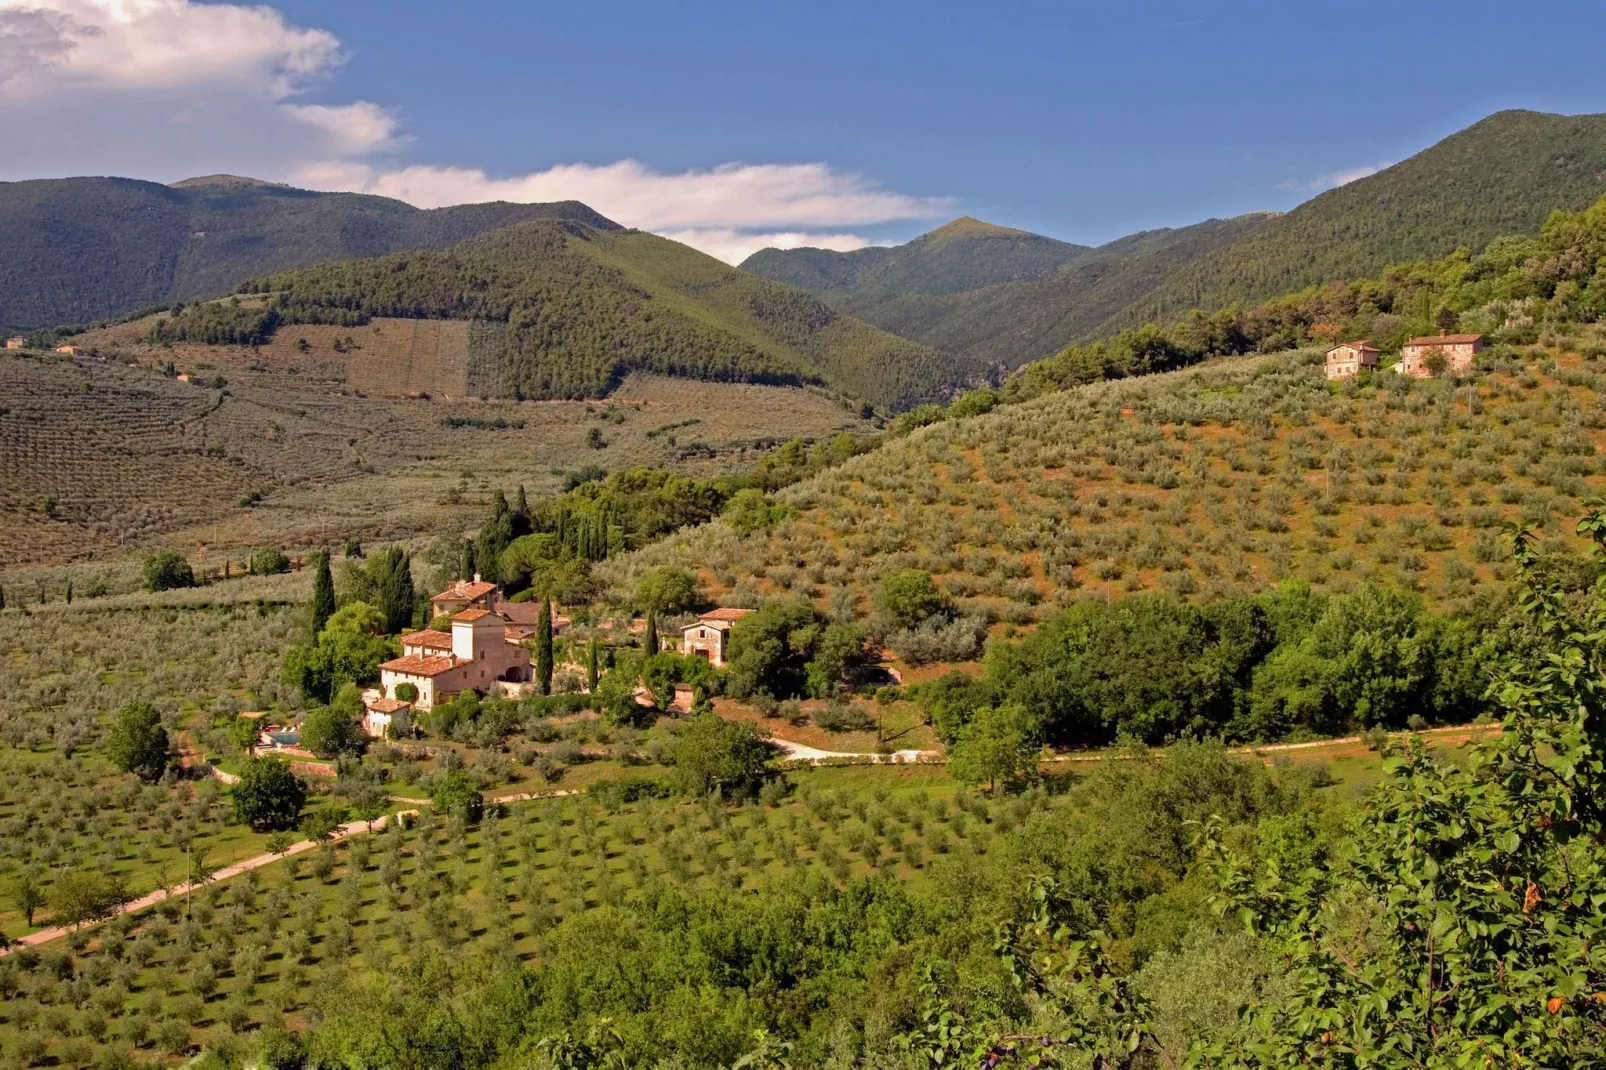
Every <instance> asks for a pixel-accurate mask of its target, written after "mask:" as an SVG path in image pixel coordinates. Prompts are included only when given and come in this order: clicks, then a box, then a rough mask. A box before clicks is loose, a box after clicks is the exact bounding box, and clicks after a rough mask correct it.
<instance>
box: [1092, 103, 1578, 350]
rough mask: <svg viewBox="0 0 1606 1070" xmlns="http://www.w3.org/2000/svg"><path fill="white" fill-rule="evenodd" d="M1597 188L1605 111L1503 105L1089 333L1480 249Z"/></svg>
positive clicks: (1528, 228) (1574, 204)
mask: <svg viewBox="0 0 1606 1070" xmlns="http://www.w3.org/2000/svg"><path fill="white" fill-rule="evenodd" d="M1602 192H1606V115H1547V114H1543V113H1540V112H1531V111H1503V112H1498V113H1496V114H1494V115H1491V116H1489V117H1488V118H1487V119H1484V120H1482V121H1481V122H1478V123H1475V124H1473V125H1472V126H1470V127H1468V128H1467V129H1465V130H1463V131H1461V132H1460V133H1457V134H1454V135H1452V136H1450V137H1448V138H1445V139H1444V140H1443V141H1441V142H1439V143H1438V144H1436V145H1434V146H1432V147H1431V148H1429V149H1426V150H1424V151H1423V152H1420V153H1418V154H1416V155H1415V156H1412V157H1411V158H1410V159H1408V160H1404V161H1402V162H1400V163H1398V164H1395V165H1394V166H1392V167H1389V168H1386V169H1385V170H1382V171H1379V172H1378V173H1377V174H1375V175H1372V176H1370V177H1368V178H1363V179H1360V180H1358V181H1355V182H1351V183H1349V184H1348V185H1345V186H1340V187H1339V188H1338V189H1334V190H1329V191H1328V192H1326V193H1323V194H1322V195H1321V196H1319V197H1315V198H1313V199H1312V200H1310V201H1307V202H1306V203H1305V204H1302V205H1300V206H1299V207H1298V208H1296V209H1294V210H1293V211H1291V212H1289V213H1287V214H1286V215H1283V216H1279V217H1277V218H1276V219H1274V220H1272V221H1270V222H1269V223H1268V224H1267V225H1266V226H1265V227H1263V228H1261V229H1259V230H1257V231H1256V232H1254V233H1252V234H1250V235H1248V236H1246V237H1244V238H1242V239H1240V240H1239V241H1237V242H1235V243H1234V244H1233V246H1232V247H1231V248H1230V249H1227V250H1225V251H1224V252H1222V253H1220V254H1219V255H1215V256H1211V257H1208V258H1206V259H1201V260H1198V261H1195V262H1193V263H1192V264H1191V265H1189V266H1188V267H1186V268H1185V269H1184V270H1182V271H1180V272H1179V273H1177V274H1176V275H1175V276H1174V277H1172V278H1171V279H1169V280H1167V281H1166V282H1165V284H1164V285H1162V286H1160V287H1158V288H1156V289H1155V290H1154V291H1153V292H1152V293H1150V294H1149V295H1148V296H1146V297H1145V298H1143V299H1141V300H1138V301H1135V302H1134V303H1133V304H1132V305H1131V306H1130V307H1129V308H1128V309H1126V310H1124V311H1123V312H1121V313H1120V314H1118V315H1116V316H1114V317H1111V318H1110V319H1109V320H1107V321H1106V322H1105V323H1103V324H1100V325H1099V329H1098V330H1096V331H1094V332H1093V333H1095V334H1097V333H1104V332H1105V331H1107V330H1108V329H1109V328H1112V327H1119V326H1127V325H1131V324H1134V323H1139V322H1143V321H1145V320H1156V321H1168V320H1171V319H1175V318H1176V317H1178V316H1180V315H1182V314H1183V313H1186V312H1187V311H1188V310H1189V309H1194V308H1204V309H1212V308H1219V307H1222V306H1224V305H1227V304H1229V303H1231V302H1234V301H1255V300H1261V299H1263V298H1267V297H1273V296H1276V295H1277V294H1282V293H1287V292H1289V291H1291V290H1297V289H1300V288H1301V287H1304V286H1308V285H1311V284H1312V283H1319V282H1328V281H1332V280H1335V279H1353V278H1358V277H1361V276H1365V275H1373V274H1376V273H1377V272H1379V271H1381V270H1382V269H1383V268H1384V267H1385V266H1387V265H1389V264H1392V263H1398V262H1400V261H1404V260H1414V259H1418V258H1423V257H1436V256H1444V255H1445V254H1447V253H1450V252H1452V251H1454V250H1455V249H1457V248H1461V247H1465V248H1468V249H1471V250H1473V251H1477V250H1479V249H1482V248H1483V246H1485V245H1487V244H1488V243H1489V242H1490V241H1492V240H1493V239H1495V238H1497V237H1499V236H1500V235H1502V234H1517V233H1529V232H1532V231H1534V230H1535V229H1537V228H1538V226H1539V224H1541V223H1543V222H1544V221H1545V217H1546V216H1548V215H1549V214H1550V213H1551V212H1552V211H1554V210H1556V209H1566V210H1569V211H1577V210H1579V209H1581V208H1584V207H1586V206H1587V205H1589V204H1591V203H1592V202H1593V201H1594V200H1595V199H1596V198H1597V197H1599V196H1600V195H1601V193H1602Z"/></svg>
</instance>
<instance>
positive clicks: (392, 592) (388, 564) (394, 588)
mask: <svg viewBox="0 0 1606 1070" xmlns="http://www.w3.org/2000/svg"><path fill="white" fill-rule="evenodd" d="M370 567H372V568H377V569H378V570H379V576H378V580H379V582H378V584H377V585H376V586H377V587H378V594H379V605H377V606H376V607H374V608H376V609H378V610H379V612H380V613H382V614H383V615H384V617H385V631H386V633H387V634H389V635H396V634H398V633H400V632H405V631H406V630H407V629H408V628H411V627H412V626H413V609H414V602H415V601H416V600H417V594H416V592H414V590H413V565H412V562H411V561H410V560H409V559H408V557H407V551H405V550H403V549H401V548H400V547H396V548H393V549H390V550H386V551H385V552H384V554H382V555H381V556H380V557H378V558H375V559H374V564H373V565H371V566H370Z"/></svg>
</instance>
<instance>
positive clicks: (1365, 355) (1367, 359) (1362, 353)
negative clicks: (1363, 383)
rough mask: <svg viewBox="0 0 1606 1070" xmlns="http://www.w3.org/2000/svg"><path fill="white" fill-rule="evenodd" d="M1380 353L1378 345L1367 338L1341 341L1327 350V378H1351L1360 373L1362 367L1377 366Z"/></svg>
mask: <svg viewBox="0 0 1606 1070" xmlns="http://www.w3.org/2000/svg"><path fill="white" fill-rule="evenodd" d="M1379 355H1380V354H1379V351H1378V348H1377V346H1375V345H1373V344H1372V343H1371V342H1369V341H1367V340H1366V339H1365V338H1362V339H1360V340H1359V341H1355V342H1340V343H1339V344H1338V345H1336V346H1334V347H1333V348H1332V349H1329V350H1328V351H1327V378H1329V379H1332V380H1335V381H1336V380H1339V379H1349V378H1351V377H1353V376H1356V375H1359V374H1360V371H1361V369H1362V368H1375V367H1377V358H1378V356H1379Z"/></svg>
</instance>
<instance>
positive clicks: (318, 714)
mask: <svg viewBox="0 0 1606 1070" xmlns="http://www.w3.org/2000/svg"><path fill="white" fill-rule="evenodd" d="M361 718H362V693H361V692H359V691H358V690H357V687H356V685H355V684H347V685H346V686H345V687H342V688H341V689H340V693H339V694H338V695H336V696H335V698H334V701H332V702H330V703H329V705H327V706H319V707H317V708H315V709H312V710H309V711H307V715H306V716H305V717H304V718H302V720H301V745H302V746H303V747H305V748H307V749H308V750H310V751H311V752H312V753H314V754H316V755H317V756H318V757H320V758H333V757H334V756H336V755H337V754H351V753H355V752H356V751H359V750H361V749H362V746H363V743H364V737H363V733H362V726H361V724H359V721H360V720H361Z"/></svg>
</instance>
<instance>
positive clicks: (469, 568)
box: [457, 539, 474, 580]
mask: <svg viewBox="0 0 1606 1070" xmlns="http://www.w3.org/2000/svg"><path fill="white" fill-rule="evenodd" d="M457 578H458V579H460V580H471V579H473V578H474V540H473V539H464V540H463V550H462V552H461V553H459V554H458V555H457Z"/></svg>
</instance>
